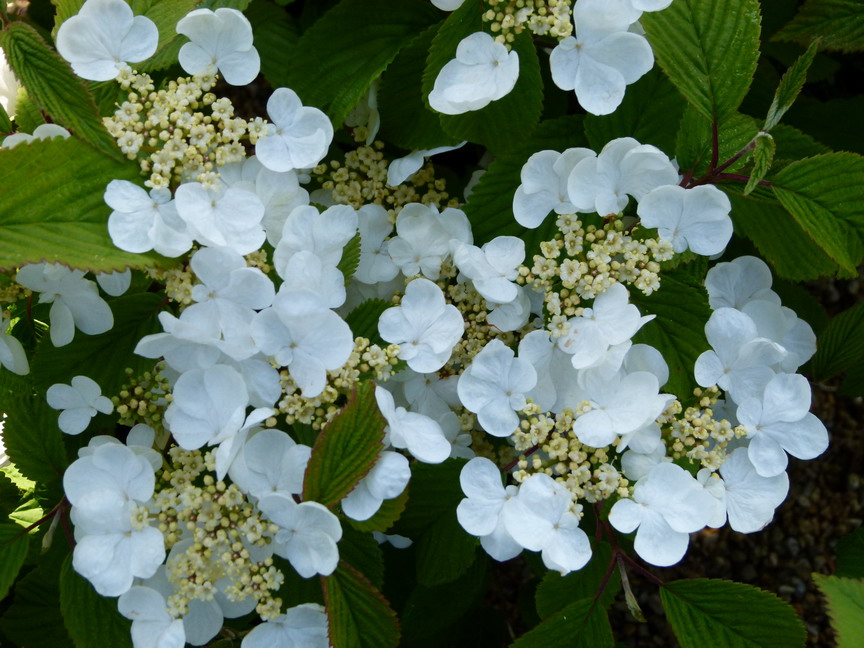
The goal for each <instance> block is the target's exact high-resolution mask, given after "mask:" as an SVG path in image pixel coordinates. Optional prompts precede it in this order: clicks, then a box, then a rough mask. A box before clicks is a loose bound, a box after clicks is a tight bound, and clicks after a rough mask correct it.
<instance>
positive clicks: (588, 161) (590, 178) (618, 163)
mask: <svg viewBox="0 0 864 648" xmlns="http://www.w3.org/2000/svg"><path fill="white" fill-rule="evenodd" d="M677 183H678V171H677V170H676V168H675V166H674V165H673V164H672V162H670V161H669V158H668V157H666V154H665V153H663V151H661V150H660V149H658V148H657V147H655V146H651V145H650V144H640V143H639V142H637V141H636V140H635V139H633V138H632V137H621V138H618V139H614V140H612V141H611V142H609V143H608V144H607V145H606V146H604V147H603V150H602V151H600V153H599V154H598V155H597V157H596V158H594V157H586V158H584V159H582V160H581V161H579V162H577V163H576V165H575V166H574V167H573V170H572V171H571V172H570V176H569V177H568V179H567V194H568V196H569V197H570V202H572V203H573V204H574V205H577V206H579V207H580V208H582V206H588V207H587V208H586V209H585V211H596V212H597V213H598V214H600V215H601V216H606V215H608V214H617V213H619V212H620V211H622V210H623V209H624V208H625V207H626V206H627V203H628V202H629V200H630V199H629V198H628V197H627V195H628V194H629V195H631V196H633V197H634V198H635V199H636V200H637V201H638V200H641V199H642V196H644V195H645V194H646V193H648V192H649V191H651V190H652V189H654V188H656V187H660V186H663V185H669V184H677Z"/></svg>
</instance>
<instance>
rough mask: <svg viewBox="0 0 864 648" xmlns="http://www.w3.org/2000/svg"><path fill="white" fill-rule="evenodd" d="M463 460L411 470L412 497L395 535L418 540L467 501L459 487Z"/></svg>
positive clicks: (422, 466) (417, 467)
mask: <svg viewBox="0 0 864 648" xmlns="http://www.w3.org/2000/svg"><path fill="white" fill-rule="evenodd" d="M465 463H466V461H465V460H464V459H452V458H451V459H447V461H445V462H444V463H440V464H434V465H433V464H423V463H418V464H415V465H413V466H412V467H411V485H410V488H411V496H410V498H409V499H408V506H407V507H406V509H405V512H404V513H403V514H402V517H401V518H400V519H399V522H398V523H397V524H396V528H395V533H399V534H400V535H404V536H407V537H409V538H415V539H416V538H418V537H419V536H420V535H421V534H423V533H425V532H426V531H427V530H428V529H429V527H431V526H432V525H434V524H435V523H436V522H437V521H438V520H440V519H441V518H442V517H444V516H445V515H446V514H448V513H451V512H453V513H454V515H455V510H456V506H457V504H458V503H459V502H460V501H461V500H462V498H463V497H465V495H464V493H463V492H462V487H461V486H460V485H459V475H460V473H461V472H462V467H463V466H464V465H465Z"/></svg>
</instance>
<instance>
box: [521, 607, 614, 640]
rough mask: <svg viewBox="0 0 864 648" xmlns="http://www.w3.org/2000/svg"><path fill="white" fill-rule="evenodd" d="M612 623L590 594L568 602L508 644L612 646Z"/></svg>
mask: <svg viewBox="0 0 864 648" xmlns="http://www.w3.org/2000/svg"><path fill="white" fill-rule="evenodd" d="M614 644H615V640H614V639H613V638H612V627H611V626H610V625H609V617H608V616H607V615H606V611H605V610H604V609H603V606H602V605H600V604H598V603H596V602H595V601H594V599H593V598H589V599H582V600H581V601H574V602H573V603H570V604H569V605H568V606H567V607H565V608H564V609H563V610H561V611H559V612H556V613H555V614H553V615H552V616H550V617H548V618H547V619H544V620H543V622H542V623H541V624H540V625H538V626H537V627H535V628H533V629H532V630H530V631H528V632H526V633H525V634H524V635H522V636H521V637H519V639H517V640H516V641H515V642H514V643H513V644H512V646H511V648H612V646H613V645H614Z"/></svg>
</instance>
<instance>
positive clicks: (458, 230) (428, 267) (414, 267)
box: [387, 203, 474, 280]
mask: <svg viewBox="0 0 864 648" xmlns="http://www.w3.org/2000/svg"><path fill="white" fill-rule="evenodd" d="M396 234H397V235H396V236H394V237H393V238H392V239H390V241H389V242H388V247H387V251H388V252H389V254H390V258H391V259H393V263H395V264H396V265H397V266H399V269H400V270H401V271H402V273H403V274H404V275H405V276H406V277H413V276H415V275H418V274H420V273H421V272H422V273H423V275H424V276H426V277H428V278H429V279H432V280H435V279H437V278H438V274H439V273H440V272H441V264H442V263H443V262H444V259H446V258H447V257H448V256H449V254H450V251H451V248H452V247H455V245H456V244H458V243H459V242H462V243H473V242H474V237H473V235H472V234H471V224H470V223H469V222H468V217H467V216H466V215H465V212H463V211H462V210H461V209H455V208H453V207H448V208H447V209H445V210H444V211H442V212H440V213H439V212H438V210H437V209H436V208H435V207H434V206H432V205H423V204H421V203H409V204H407V205H405V206H404V207H403V208H402V210H401V211H400V212H399V215H398V216H397V217H396ZM454 241H455V242H454Z"/></svg>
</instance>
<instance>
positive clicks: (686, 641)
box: [660, 578, 806, 648]
mask: <svg viewBox="0 0 864 648" xmlns="http://www.w3.org/2000/svg"><path fill="white" fill-rule="evenodd" d="M660 601H661V602H662V603H663V609H664V610H665V611H666V618H667V619H669V623H670V624H671V625H672V629H673V630H674V631H675V637H676V638H677V639H678V642H679V643H680V644H681V648H704V646H705V641H706V638H710V642H711V644H712V645H713V646H717V647H718V648H720V647H721V646H722V648H780V646H782V647H783V648H796V646H798V647H803V646H804V641H805V638H806V632H805V630H804V625H803V624H802V623H801V621H800V619H798V617H797V616H796V614H795V611H794V610H793V609H792V607H790V606H789V604H787V603H784V602H783V601H781V600H780V599H779V598H777V597H776V596H775V595H774V594H771V593H770V592H766V591H764V590H760V589H758V588H756V587H753V586H751V585H744V584H743V583H735V582H732V581H724V580H713V579H712V580H709V579H704V578H700V579H693V580H679V581H673V582H671V583H666V584H665V585H664V586H663V587H662V588H661V589H660Z"/></svg>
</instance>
